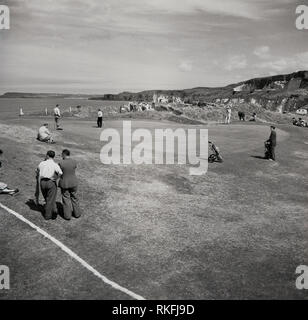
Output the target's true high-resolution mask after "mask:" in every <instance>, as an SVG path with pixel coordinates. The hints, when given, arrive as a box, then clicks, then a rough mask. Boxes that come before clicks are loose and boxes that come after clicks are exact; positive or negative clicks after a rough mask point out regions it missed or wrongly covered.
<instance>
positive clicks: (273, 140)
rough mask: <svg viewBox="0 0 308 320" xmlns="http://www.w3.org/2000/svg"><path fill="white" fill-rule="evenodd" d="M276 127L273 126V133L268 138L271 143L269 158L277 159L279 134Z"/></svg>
mask: <svg viewBox="0 0 308 320" xmlns="http://www.w3.org/2000/svg"><path fill="white" fill-rule="evenodd" d="M275 129H276V128H275V127H274V126H271V135H270V136H269V139H268V140H267V142H268V144H269V158H268V159H269V160H273V161H275V160H276V156H275V148H276V144H277V135H276V130H275Z"/></svg>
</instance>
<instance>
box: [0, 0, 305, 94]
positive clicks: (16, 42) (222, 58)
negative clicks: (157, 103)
mask: <svg viewBox="0 0 308 320" xmlns="http://www.w3.org/2000/svg"><path fill="white" fill-rule="evenodd" d="M305 2H307V0H302V1H297V0H271V1H269V0H2V1H1V4H6V5H8V6H9V7H10V10H11V29H10V30H0V64H1V65H0V93H1V92H6V91H27V92H76V93H77V92H79V93H107V92H120V91H123V90H130V91H139V90H145V89H169V88H170V89H180V88H191V87H196V86H221V85H227V84H230V83H235V82H238V81H241V80H246V79H250V78H253V77H257V76H265V75H272V74H277V73H289V72H293V71H296V70H300V69H308V31H307V30H302V31H299V30H297V29H296V28H295V19H296V14H295V9H296V6H297V5H298V4H304V3H305ZM307 5H308V2H307Z"/></svg>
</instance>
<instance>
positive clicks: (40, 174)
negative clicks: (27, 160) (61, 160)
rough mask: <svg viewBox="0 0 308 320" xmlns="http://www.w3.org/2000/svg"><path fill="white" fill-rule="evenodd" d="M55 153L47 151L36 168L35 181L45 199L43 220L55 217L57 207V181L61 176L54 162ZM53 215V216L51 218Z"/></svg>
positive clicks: (59, 169)
mask: <svg viewBox="0 0 308 320" xmlns="http://www.w3.org/2000/svg"><path fill="white" fill-rule="evenodd" d="M54 157H55V152H54V151H52V150H49V151H47V154H46V158H45V160H44V161H42V162H41V163H40V164H39V166H38V168H37V179H38V184H39V186H40V189H41V192H42V195H43V197H44V199H45V202H46V205H45V215H44V217H45V219H46V220H49V219H52V218H55V217H56V214H57V207H56V198H57V188H58V186H57V179H58V178H59V176H61V175H62V170H61V168H60V166H59V165H58V164H57V163H55V162H54ZM53 213H54V214H55V215H54V216H53Z"/></svg>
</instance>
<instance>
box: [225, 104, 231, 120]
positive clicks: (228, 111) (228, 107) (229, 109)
mask: <svg viewBox="0 0 308 320" xmlns="http://www.w3.org/2000/svg"><path fill="white" fill-rule="evenodd" d="M231 112H232V110H231V107H230V106H227V109H226V119H225V123H226V124H230V122H231Z"/></svg>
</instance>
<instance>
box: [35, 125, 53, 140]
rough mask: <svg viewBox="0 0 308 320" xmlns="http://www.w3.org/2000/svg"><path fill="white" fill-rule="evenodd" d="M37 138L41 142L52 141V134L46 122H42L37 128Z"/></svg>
mask: <svg viewBox="0 0 308 320" xmlns="http://www.w3.org/2000/svg"><path fill="white" fill-rule="evenodd" d="M37 139H38V140H39V141H42V142H48V143H53V142H54V141H53V138H52V135H51V133H50V131H49V129H48V123H44V125H42V126H41V127H40V128H39V131H38V134H37Z"/></svg>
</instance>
